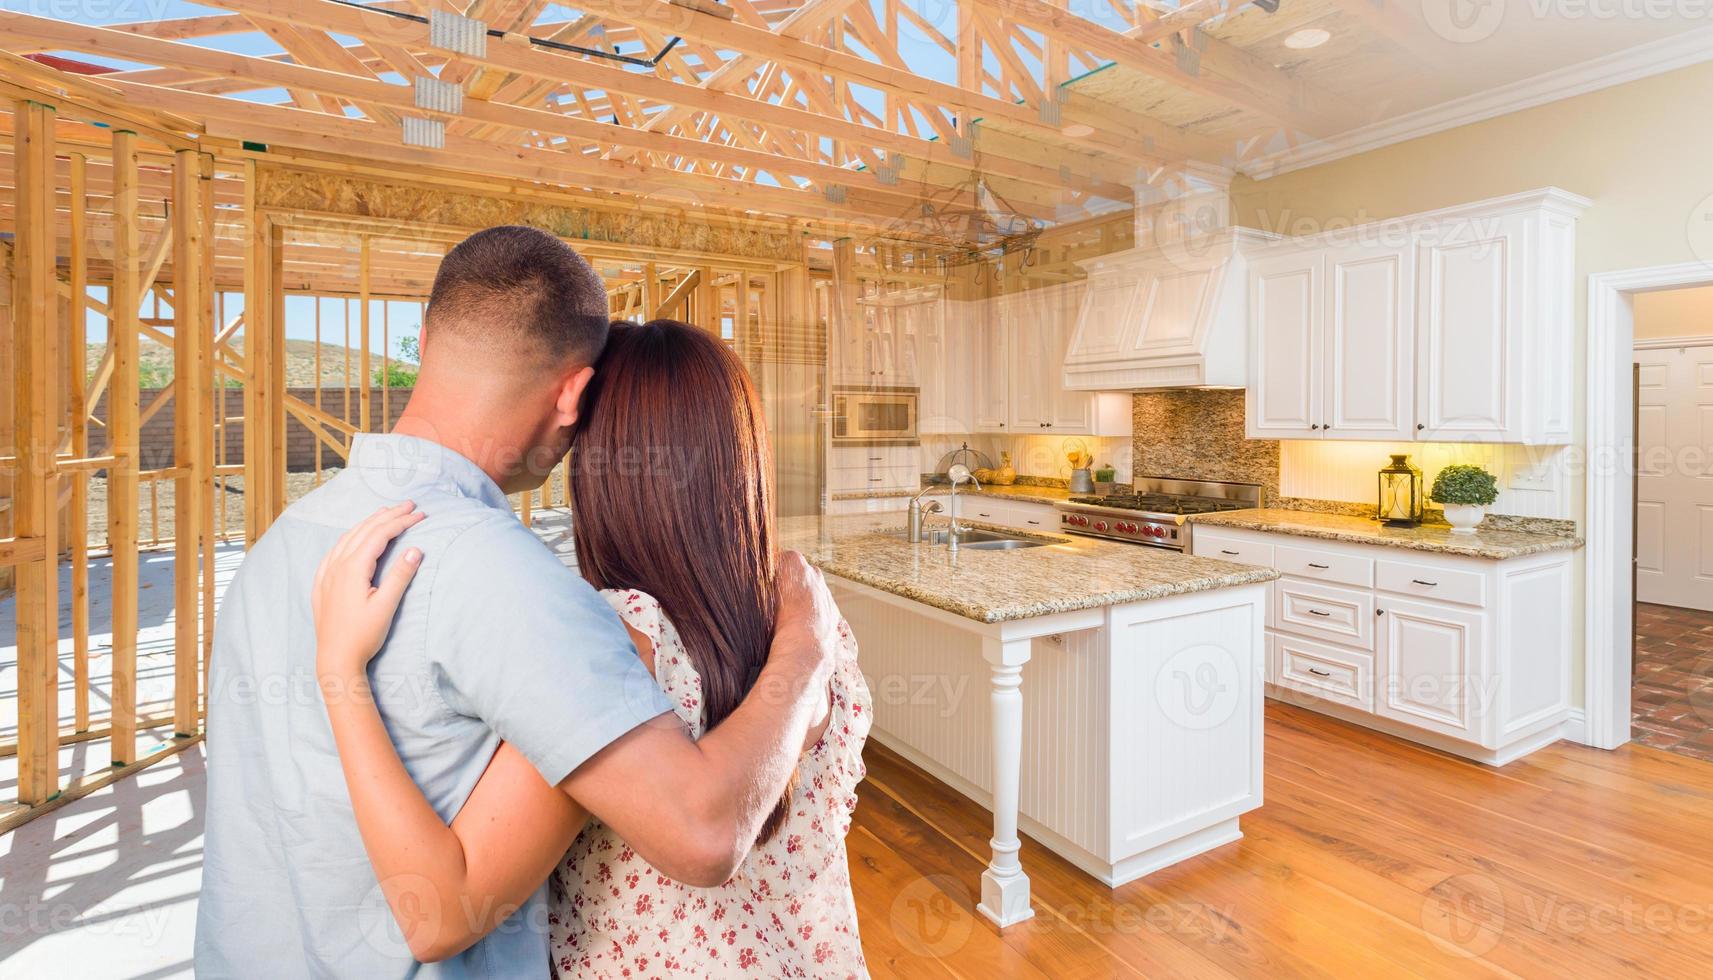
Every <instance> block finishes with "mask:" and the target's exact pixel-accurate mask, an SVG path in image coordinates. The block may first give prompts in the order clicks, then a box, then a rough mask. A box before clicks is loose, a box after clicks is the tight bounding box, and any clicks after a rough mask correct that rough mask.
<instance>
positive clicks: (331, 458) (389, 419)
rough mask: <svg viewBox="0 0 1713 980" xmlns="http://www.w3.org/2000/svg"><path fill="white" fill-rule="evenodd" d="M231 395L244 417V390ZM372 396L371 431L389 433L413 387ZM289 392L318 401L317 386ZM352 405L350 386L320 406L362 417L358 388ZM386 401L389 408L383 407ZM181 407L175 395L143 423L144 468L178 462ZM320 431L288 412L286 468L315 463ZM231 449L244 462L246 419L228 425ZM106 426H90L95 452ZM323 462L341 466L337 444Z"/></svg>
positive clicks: (102, 412)
mask: <svg viewBox="0 0 1713 980" xmlns="http://www.w3.org/2000/svg"><path fill="white" fill-rule="evenodd" d="M222 392H223V394H224V395H225V399H226V416H227V417H230V418H241V417H242V416H243V414H244V391H243V389H241V388H225V389H222ZM369 392H370V393H369V398H370V399H371V400H370V403H369V404H370V419H369V422H370V425H369V429H370V431H374V432H385V431H387V430H389V429H391V428H392V427H393V423H394V422H397V421H398V417H399V415H400V414H401V413H403V411H404V406H405V403H406V402H408V401H410V393H411V389H409V388H393V389H392V390H391V393H390V394H388V393H387V392H386V391H385V390H384V389H382V388H371V389H369ZM287 393H288V394H290V395H291V396H292V397H294V398H298V399H301V400H302V401H303V402H305V403H306V404H309V405H314V404H315V389H314V388H289V389H287ZM350 393H351V409H350V412H349V414H347V413H346V411H345V389H344V388H323V389H321V410H322V411H324V412H326V413H328V414H329V415H334V416H337V417H339V418H349V419H351V421H352V423H353V424H355V423H356V421H357V411H358V403H359V401H360V398H361V396H360V394H359V392H358V389H356V388H352V389H351V392H350ZM158 395H159V391H157V390H155V389H145V390H144V391H143V392H142V396H141V398H140V404H141V405H142V407H143V410H144V411H147V410H148V407H149V404H150V403H151V402H152V401H153V400H154V399H155V398H156V397H157V396H158ZM383 406H385V409H384V410H383ZM175 407H177V402H176V399H175V400H174V401H173V402H169V403H167V405H166V406H165V407H164V408H162V409H161V410H160V411H159V412H157V413H155V416H154V417H153V418H151V419H149V421H148V423H147V424H145V425H144V426H143V431H142V433H141V434H140V437H139V448H140V450H141V452H142V468H143V469H145V470H156V469H161V468H163V467H167V466H171V465H173V409H174V408H175ZM95 418H96V419H98V420H100V421H101V422H102V423H105V422H106V421H107V396H106V395H102V397H101V401H99V402H97V403H96V406H95ZM315 444H316V438H315V434H314V433H312V432H310V431H309V429H308V428H307V427H305V426H304V425H303V423H301V422H299V421H298V420H297V419H296V418H295V417H294V416H292V415H290V414H287V415H286V469H288V470H291V471H293V472H304V471H308V470H313V469H314V468H315ZM225 445H226V452H225V455H224V456H223V457H221V458H223V459H224V461H225V462H227V463H230V464H234V465H235V464H239V463H242V462H243V461H244V423H243V422H234V423H232V424H231V425H230V426H229V427H228V428H227V429H226V438H225ZM106 446H107V430H106V429H105V428H104V427H103V426H102V425H96V424H94V423H91V424H90V426H89V451H90V455H100V454H101V453H103V452H105V451H106ZM321 465H322V466H324V467H336V466H339V465H341V462H340V459H339V454H338V453H336V452H334V451H333V450H332V449H330V448H327V447H325V446H324V447H323V448H322V451H321Z"/></svg>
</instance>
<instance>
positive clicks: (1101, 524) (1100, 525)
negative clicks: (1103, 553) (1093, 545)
mask: <svg viewBox="0 0 1713 980" xmlns="http://www.w3.org/2000/svg"><path fill="white" fill-rule="evenodd" d="M1094 529H1095V530H1096V531H1104V530H1106V522H1105V521H1095V522H1094Z"/></svg>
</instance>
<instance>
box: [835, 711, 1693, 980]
mask: <svg viewBox="0 0 1713 980" xmlns="http://www.w3.org/2000/svg"><path fill="white" fill-rule="evenodd" d="M867 759H868V764H869V776H868V779H867V781H866V782H865V783H864V784H863V786H862V789H861V804H860V805H859V807H858V808H857V812H856V818H855V824H854V827H853V829H852V831H851V835H850V838H849V848H850V863H851V869H852V875H853V879H854V884H855V890H856V899H857V905H858V910H859V916H860V919H861V923H862V935H863V947H864V950H865V951H866V953H867V956H868V959H869V968H870V970H871V971H872V972H873V974H874V976H875V977H877V978H883V977H968V978H976V980H991V978H998V977H1053V978H1066V980H1072V978H1077V980H1080V978H1097V977H1204V976H1207V977H1219V976H1237V977H1269V978H1273V977H1328V976H1331V977H1363V978H1368V977H1405V976H1418V977H1452V976H1455V977H1505V976H1515V977H1621V976H1647V977H1705V976H1710V975H1713V763H1707V762H1701V761H1698V760H1694V759H1690V758H1687V757H1684V756H1680V755H1671V754H1667V753H1664V752H1661V751H1658V750H1656V749H1652V748H1649V747H1646V746H1641V745H1634V744H1632V745H1628V746H1625V747H1624V748H1622V749H1620V750H1618V751H1616V752H1604V751H1600V750H1597V749H1589V748H1585V747H1582V746H1577V745H1571V744H1569V743H1563V742H1561V743H1559V744H1557V745H1554V746H1551V747H1549V748H1547V749H1544V750H1542V751H1540V752H1538V753H1536V754H1534V755H1533V756H1530V757H1529V758H1527V759H1525V760H1523V761H1520V762H1516V763H1513V764H1511V765H1509V766H1506V767H1505V768H1504V769H1502V770H1499V769H1491V768H1487V767H1483V766H1479V765H1476V764H1474V763H1470V762H1465V761H1463V760H1460V759H1455V758H1452V757H1450V756H1447V755H1442V754H1440V753H1437V752H1433V751H1430V750H1428V749H1423V748H1419V747H1417V746H1414V745H1411V744H1410V743H1407V742H1403V741H1399V740H1396V739H1391V738H1387V737H1385V736H1382V735H1379V734H1376V733H1374V732H1370V731H1368V730H1366V729H1362V728H1357V727H1354V726H1349V725H1345V724H1342V723H1340V722H1337V721H1333V720H1331V719H1328V718H1324V717H1322V716H1320V715H1316V714H1314V713H1312V712H1309V711H1306V710H1304V709H1301V708H1294V707H1290V706H1287V705H1282V704H1277V703H1274V702H1268V705H1267V762H1266V765H1267V777H1266V800H1267V802H1266V804H1265V806H1263V807H1262V808H1261V809H1260V810H1258V811H1256V812H1254V813H1251V814H1249V815H1247V816H1245V817H1244V818H1243V829H1244V834H1245V836H1244V839H1243V840H1242V841H1239V842H1238V843H1235V844H1231V845H1227V846H1225V847H1221V848H1218V849H1216V850H1214V851H1212V852H1210V853H1208V854H1205V855H1202V856H1201V857H1198V858H1194V859H1192V860H1190V861H1187V862H1184V863H1182V864H1179V865H1177V866H1175V867H1172V868H1168V869H1166V870H1164V871H1161V872H1157V873H1155V874H1153V875H1150V876H1148V877H1146V878H1144V879H1142V880H1140V881H1136V882H1132V883H1131V884H1128V885H1125V886H1123V887H1121V888H1118V889H1108V888H1107V887H1106V886H1104V885H1101V884H1100V883H1099V882H1097V881H1095V880H1094V879H1092V878H1090V877H1088V876H1086V875H1084V874H1083V873H1082V872H1080V871H1078V870H1076V869H1075V868H1074V867H1072V866H1071V865H1070V864H1069V863H1067V862H1065V861H1064V860H1062V859H1060V858H1058V857H1057V856H1055V855H1053V854H1052V853H1051V852H1049V851H1047V850H1045V849H1044V848H1042V847H1040V846H1038V845H1036V844H1034V843H1033V842H1032V841H1030V840H1028V839H1025V840H1024V843H1023V861H1024V866H1025V868H1026V869H1027V870H1028V872H1029V875H1030V878H1031V881H1032V882H1033V885H1034V895H1033V897H1034V906H1035V910H1036V914H1035V917H1034V918H1033V919H1030V920H1028V921H1026V922H1023V923H1021V924H1019V925H1016V926H1013V927H1011V928H1010V929H1007V930H1006V931H1005V933H1004V934H1003V935H1001V934H1000V933H998V932H997V931H996V930H995V928H994V927H993V926H992V925H991V924H990V923H989V922H988V921H987V920H986V919H984V918H982V917H980V915H979V914H977V913H976V912H975V898H976V894H977V891H978V889H979V883H978V879H979V876H980V874H981V870H982V868H983V866H984V865H985V863H986V858H987V853H988V852H987V839H988V836H989V833H990V829H991V828H990V824H989V822H988V819H989V818H988V814H987V812H986V811H985V810H983V809H981V808H980V807H978V806H976V805H974V804H973V803H971V802H969V801H968V800H966V799H965V798H963V797H962V796H959V795H958V794H956V793H955V792H953V791H952V790H950V789H948V788H946V787H945V786H944V785H942V784H940V783H938V782H936V781H934V780H933V779H931V778H929V777H928V776H927V775H926V774H924V773H922V772H921V771H920V770H918V769H916V768H915V767H913V766H911V765H910V764H909V763H907V762H905V761H903V760H902V759H900V758H899V757H898V756H896V755H894V754H893V753H891V752H888V751H887V750H885V749H884V748H882V747H881V746H879V745H877V744H875V743H873V742H871V743H870V744H869V749H868V752H867Z"/></svg>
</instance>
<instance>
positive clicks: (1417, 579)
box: [1410, 578, 1439, 589]
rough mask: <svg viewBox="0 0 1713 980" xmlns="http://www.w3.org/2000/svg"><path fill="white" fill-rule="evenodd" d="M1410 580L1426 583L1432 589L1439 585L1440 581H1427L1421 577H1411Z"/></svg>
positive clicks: (1418, 583)
mask: <svg viewBox="0 0 1713 980" xmlns="http://www.w3.org/2000/svg"><path fill="white" fill-rule="evenodd" d="M1410 581H1412V582H1414V583H1416V584H1417V585H1425V586H1427V587H1428V588H1430V589H1431V588H1433V587H1435V586H1437V585H1439V583H1438V582H1426V581H1423V580H1422V579H1419V578H1413V579H1410Z"/></svg>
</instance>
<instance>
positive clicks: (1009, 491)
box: [833, 485, 1088, 504]
mask: <svg viewBox="0 0 1713 980" xmlns="http://www.w3.org/2000/svg"><path fill="white" fill-rule="evenodd" d="M951 492H952V488H951V486H950V485H946V486H935V487H931V488H929V490H928V492H927V493H926V494H925V495H924V496H928V497H944V496H946V495H947V494H949V493H951ZM915 495H916V491H914V490H847V491H843V492H840V493H835V494H833V499H834V500H877V499H880V498H883V497H897V498H899V499H908V498H910V497H914V496H915ZM958 496H960V497H964V496H970V497H1003V498H1009V499H1012V500H1028V501H1032V502H1034V503H1040V504H1056V503H1059V502H1060V501H1063V500H1069V499H1071V498H1072V497H1086V496H1088V495H1087V494H1074V493H1071V492H1070V491H1069V490H1066V489H1064V488H1063V487H1036V486H1023V485H1013V486H1008V487H982V488H981V489H980V490H971V489H970V488H969V487H959V488H958Z"/></svg>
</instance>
